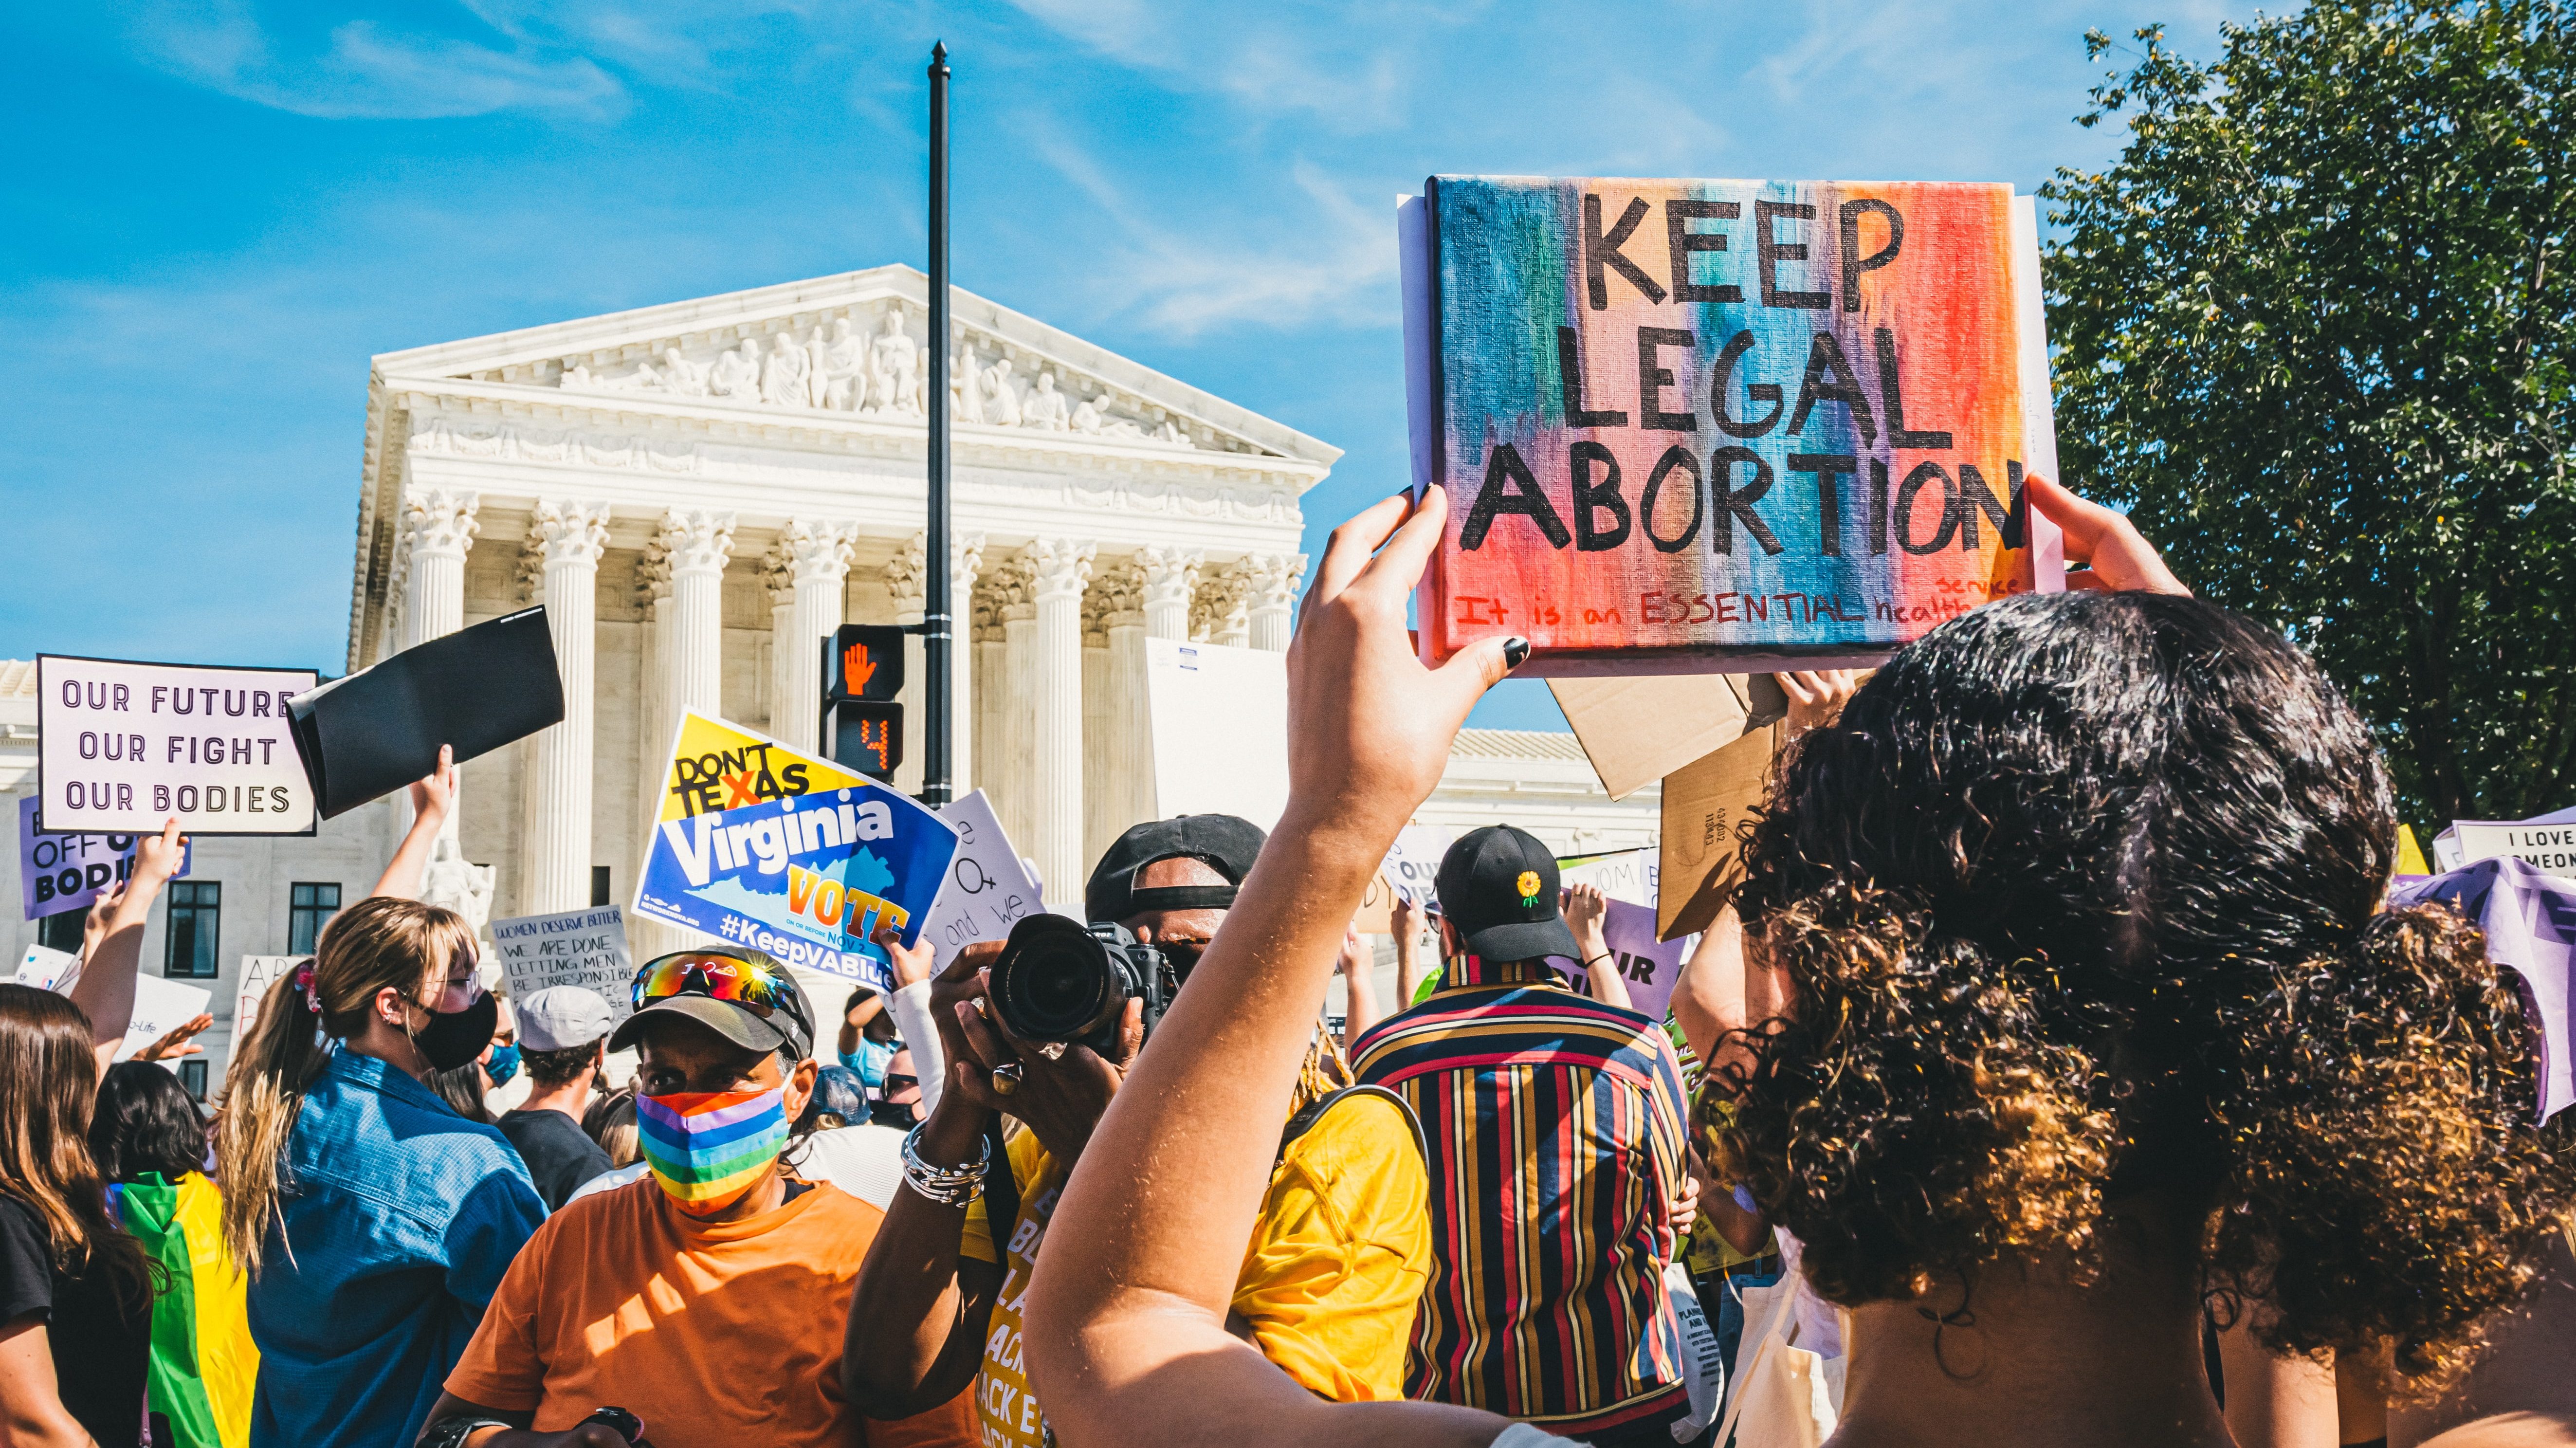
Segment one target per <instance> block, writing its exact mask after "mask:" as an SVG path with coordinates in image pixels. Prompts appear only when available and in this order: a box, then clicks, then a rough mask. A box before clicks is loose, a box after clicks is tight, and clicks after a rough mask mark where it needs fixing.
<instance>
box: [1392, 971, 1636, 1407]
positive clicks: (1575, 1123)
mask: <svg viewBox="0 0 2576 1448" xmlns="http://www.w3.org/2000/svg"><path fill="white" fill-rule="evenodd" d="M1555 980H1556V977H1555V975H1554V974H1553V973H1552V972H1549V971H1546V970H1545V969H1543V968H1541V967H1535V966H1529V965H1495V964H1479V965H1477V966H1475V967H1474V968H1473V969H1472V971H1471V973H1470V975H1469V978H1468V979H1466V980H1464V981H1462V982H1461V983H1459V984H1456V985H1451V986H1448V987H1445V988H1444V989H1441V990H1439V991H1437V992H1435V993H1434V994H1432V996H1431V997H1430V998H1429V999H1427V1000H1425V1001H1424V1002H1423V1003H1422V1004H1420V1005H1418V1006H1416V1007H1414V1008H1413V1009H1411V1010H1409V1011H1405V1012H1403V1013H1402V1014H1400V1015H1396V1016H1392V1017H1389V1018H1388V1019H1387V1020H1385V1021H1382V1022H1380V1023H1379V1024H1378V1025H1377V1027H1376V1028H1375V1029H1373V1030H1371V1031H1370V1032H1368V1034H1366V1035H1364V1036H1362V1037H1361V1038H1360V1040H1359V1041H1358V1042H1357V1044H1356V1045H1355V1046H1354V1047H1353V1050H1352V1056H1353V1063H1354V1070H1355V1073H1356V1075H1357V1076H1358V1078H1359V1079H1360V1080H1361V1081H1363V1082H1366V1083H1369V1084H1372V1085H1378V1086H1385V1087H1389V1088H1391V1089H1393V1090H1395V1091H1396V1092H1398V1093H1400V1094H1402V1095H1403V1096H1404V1098H1405V1099H1406V1100H1407V1101H1410V1102H1411V1103H1412V1104H1413V1109H1414V1112H1415V1114H1416V1115H1418V1116H1419V1117H1421V1119H1422V1129H1423V1133H1424V1137H1425V1141H1426V1145H1427V1146H1428V1148H1429V1155H1430V1167H1431V1195H1430V1208H1431V1224H1432V1239H1431V1240H1432V1251H1431V1275H1430V1279H1429V1281H1428V1283H1427V1284H1426V1285H1425V1287H1424V1289H1423V1296H1422V1303H1421V1306H1420V1308H1419V1309H1418V1310H1417V1311H1416V1312H1415V1314H1414V1319H1413V1346H1412V1351H1411V1353H1410V1355H1409V1357H1408V1360H1407V1363H1406V1371H1405V1394H1406V1396H1408V1397H1413V1398H1425V1399H1430V1400H1433V1401H1437V1402H1447V1403H1462V1404H1466V1405H1468V1406H1471V1407H1478V1408H1484V1409H1487V1410H1488V1411H1491V1412H1495V1413H1500V1414H1503V1415H1504V1416H1506V1417H1511V1418H1518V1419H1521V1420H1524V1421H1528V1422H1536V1423H1542V1424H1545V1425H1547V1426H1548V1427H1550V1428H1552V1429H1558V1430H1563V1431H1567V1432H1573V1433H1584V1432H1597V1431H1600V1430H1603V1429H1607V1428H1610V1427H1614V1426H1616V1425H1618V1424H1621V1423H1627V1422H1632V1421H1635V1420H1637V1419H1640V1418H1644V1417H1647V1416H1649V1415H1651V1414H1655V1413H1660V1412H1664V1411H1667V1410H1669V1409H1671V1408H1674V1407H1676V1406H1678V1405H1680V1404H1681V1402H1682V1400H1683V1393H1684V1389H1683V1379H1684V1366H1683V1362H1684V1360H1683V1355H1682V1341H1681V1329H1680V1325H1679V1323H1678V1322H1677V1321H1676V1320H1675V1318H1674V1316H1673V1308H1672V1303H1671V1301H1670V1299H1669V1298H1668V1296H1667V1295H1666V1293H1665V1290H1664V1284H1663V1270H1664V1266H1665V1264H1666V1263H1668V1262H1670V1261H1671V1260H1672V1257H1673V1251H1674V1240H1673V1233H1672V1231H1671V1228H1670V1225H1669V1219H1670V1215H1671V1211H1670V1209H1671V1204H1672V1202H1673V1201H1674V1200H1675V1198H1676V1197H1677V1195H1678V1193H1679V1191H1680V1188H1681V1183H1682V1178H1683V1174H1684V1169H1685V1168H1684V1163H1685V1161H1686V1160H1687V1158H1686V1155H1685V1151H1684V1140H1685V1138H1684V1132H1683V1124H1682V1122H1683V1115H1684V1108H1683V1093H1682V1079H1681V1063H1680V1061H1679V1059H1678V1058H1677V1057H1676V1056H1675V1055H1674V1053H1673V1047H1672V1043H1671V1042H1670V1041H1669V1040H1667V1039H1666V1038H1665V1036H1664V1033H1663V1032H1662V1031H1660V1030H1658V1029H1657V1028H1656V1026H1655V1023H1654V1022H1653V1021H1651V1020H1649V1019H1647V1018H1646V1017H1645V1016H1643V1015H1640V1014H1638V1013H1637V1012H1635V1011H1628V1010H1621V1009H1619V1008H1617V1007H1615V1006H1608V1005H1604V1004H1602V1003H1601V1002H1599V1001H1596V1000H1593V999H1591V998H1590V997H1588V996H1582V995H1577V994H1575V993H1574V992H1572V991H1569V990H1566V989H1564V988H1563V987H1562V986H1560V985H1557V984H1555V983H1554V982H1555Z"/></svg>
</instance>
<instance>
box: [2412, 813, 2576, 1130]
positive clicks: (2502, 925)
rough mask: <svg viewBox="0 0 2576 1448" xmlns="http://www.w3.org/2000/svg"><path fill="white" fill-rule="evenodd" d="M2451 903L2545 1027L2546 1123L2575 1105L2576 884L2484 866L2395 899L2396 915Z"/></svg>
mask: <svg viewBox="0 0 2576 1448" xmlns="http://www.w3.org/2000/svg"><path fill="white" fill-rule="evenodd" d="M2433 900H2440V901H2445V902H2447V903H2448V904H2449V905H2450V906H2451V908H2453V909H2455V910H2457V911H2459V912H2460V913H2461V914H2462V915H2465V916H2467V917H2468V918H2469V919H2471V920H2474V921H2476V922H2477V923H2478V925H2479V926H2480V927H2481V928H2483V929H2484V930H2485V931H2486V933H2487V959H2489V960H2491V961H2493V962H2495V963H2496V964H2497V965H2500V966H2504V967H2506V968H2507V969H2509V970H2511V971H2512V972H2513V973H2514V976H2515V978H2516V979H2517V980H2518V981H2519V982H2520V984H2521V987H2522V992H2521V993H2522V1001H2523V1008H2524V1009H2526V1010H2528V1011H2530V1012H2531V1013H2532V1017H2533V1019H2535V1020H2537V1021H2538V1022H2539V1023H2540V1038H2541V1044H2540V1072H2539V1074H2540V1119H2541V1120H2542V1121H2547V1120H2548V1119H2549V1118H2550V1117H2552V1116H2555V1115H2557V1114H2558V1113H2559V1112H2560V1111H2561V1110H2564V1109H2565V1108H2566V1107H2567V1106H2568V1105H2569V1103H2571V1102H2576V1060H2571V1058H2570V1056H2569V1047H2570V1045H2571V1044H2572V1043H2571V1040H2570V1037H2569V1032H2568V1019H2567V996H2568V979H2567V977H2568V953H2569V951H2568V948H2569V946H2570V944H2571V943H2576V880H2567V879H2562V878H2560V877H2559V876H2556V875H2545V874H2542V873H2541V872H2540V871H2538V870H2535V869H2533V868H2532V867H2531V866H2529V865H2527V864H2524V863H2523V862H2522V861H2520V860H2517V859H2514V858H2513V857H2511V856H2509V855H2508V856H2503V857H2500V858H2497V859H2492V860H2480V861H2478V862H2477V863H2476V864H2473V865H2465V866H2462V867H2461V868H2459V869H2457V870H2453V871H2451V872H2450V873H2449V874H2447V875H2435V876H2433V877H2432V878H2431V879H2428V880H2418V881H2415V882H2412V883H2409V884H2403V885H2400V886H2398V887H2397V888H2396V889H2394V890H2391V891H2389V892H2388V903H2389V905H2390V906H2391V907H2395V906H2400V905H2421V904H2424V903H2426V902H2428V901H2433Z"/></svg>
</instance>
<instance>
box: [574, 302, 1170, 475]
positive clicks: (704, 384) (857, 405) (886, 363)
mask: <svg viewBox="0 0 2576 1448" xmlns="http://www.w3.org/2000/svg"><path fill="white" fill-rule="evenodd" d="M698 350H699V351H700V352H701V353H702V355H700V356H697V357H692V356H689V355H688V354H687V352H686V351H684V350H683V349H682V348H681V347H680V346H679V345H678V344H677V343H675V342H666V343H663V344H661V345H659V346H657V347H655V348H653V349H652V353H653V355H652V356H651V357H649V358H647V359H646V360H644V361H641V362H638V363H636V364H635V366H634V367H633V368H632V369H631V370H627V371H621V372H612V371H607V370H604V369H603V370H594V369H593V368H592V367H591V366H590V364H589V363H588V362H586V361H575V362H572V363H570V364H568V365H566V366H565V367H564V368H563V371H562V374H561V375H560V376H559V377H558V378H557V379H556V383H555V385H556V386H557V387H560V388H562V389H564V390H565V391H569V392H610V393H615V392H633V393H647V394H660V395H663V396H669V397H706V398H716V399H720V400H723V401H726V402H735V403H749V404H754V405H757V406H762V407H801V408H811V409H815V410H818V411H824V412H846V413H853V414H856V415H858V416H861V417H882V418H917V417H921V416H923V415H924V414H925V413H926V412H927V411H928V410H929V405H930V399H929V390H930V378H929V375H928V374H929V368H928V367H927V366H926V365H925V364H926V362H927V360H928V359H927V357H926V355H925V354H926V352H927V351H928V349H927V348H926V347H924V346H923V345H922V344H921V343H920V342H919V341H917V340H915V339H914V338H913V337H912V335H911V334H910V332H909V331H908V330H907V327H906V324H905V319H904V313H903V309H901V308H900V307H889V308H887V309H886V311H885V313H884V320H883V321H882V323H880V325H879V327H878V329H877V330H876V331H875V332H873V333H868V334H862V333H861V332H860V330H859V329H858V328H857V327H856V326H855V325H854V323H853V321H852V319H850V318H848V317H838V318H835V319H833V320H832V321H830V322H828V323H823V324H819V325H816V326H814V327H811V328H807V329H798V328H789V329H787V330H785V331H780V332H772V333H768V334H765V335H762V336H750V337H745V338H743V339H742V340H741V341H740V342H737V343H734V344H732V345H729V346H716V345H714V344H712V343H709V344H704V345H702V346H701V347H700V348H699V349H698ZM948 407H949V416H950V417H951V418H952V419H953V420H955V421H958V422H966V423H975V424H979V425H981V426H985V427H1002V428H1022V429H1026V430H1029V431H1033V432H1059V433H1068V434H1073V435H1077V436H1082V437H1094V438H1103V439H1107V440H1110V441H1115V442H1125V443H1141V444H1145V445H1149V446H1163V447H1177V448H1192V447H1196V446H1198V444H1196V443H1194V442H1193V441H1192V440H1191V439H1190V437H1189V435H1188V434H1187V433H1186V432H1184V431H1183V430H1182V429H1181V426H1180V423H1179V422H1178V420H1177V419H1175V418H1172V417H1170V416H1168V415H1162V410H1161V409H1160V408H1152V407H1147V406H1144V405H1141V404H1138V403H1136V402H1135V401H1134V400H1133V399H1127V398H1121V397H1118V396H1116V395H1114V394H1113V393H1112V392H1111V391H1110V389H1108V388H1106V387H1104V386H1101V385H1100V384H1098V383H1096V382H1094V381H1093V380H1092V379H1090V378H1087V377H1082V376H1079V375H1067V374H1061V373H1059V371H1058V369H1056V368H1054V367H1048V366H1035V365H1026V364H1023V363H1021V362H1019V361H1017V360H1015V359H1013V358H1012V357H1011V356H1010V355H1009V354H1008V353H1007V352H1004V351H999V350H995V349H991V348H989V347H988V346H987V345H984V344H982V341H981V339H979V338H977V337H975V336H973V335H972V334H969V335H968V337H967V339H966V345H964V346H963V347H960V348H959V349H958V350H957V352H956V354H955V355H954V356H952V357H950V358H949V364H948Z"/></svg>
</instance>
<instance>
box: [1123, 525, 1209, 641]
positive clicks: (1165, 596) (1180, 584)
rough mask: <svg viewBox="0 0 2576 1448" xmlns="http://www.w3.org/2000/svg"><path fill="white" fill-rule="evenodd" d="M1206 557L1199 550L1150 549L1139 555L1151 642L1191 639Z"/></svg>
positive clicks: (1139, 570) (1146, 626) (1142, 597)
mask: <svg viewBox="0 0 2576 1448" xmlns="http://www.w3.org/2000/svg"><path fill="white" fill-rule="evenodd" d="M1204 556H1205V555H1203V554H1201V553H1200V552H1199V551H1198V550H1197V549H1195V548H1147V549H1145V550H1144V551H1142V552H1140V553H1138V554H1137V555H1136V567H1137V569H1138V572H1139V574H1140V575H1141V577H1142V592H1141V593H1140V594H1139V595H1138V597H1139V601H1140V603H1141V605H1142V607H1143V608H1144V610H1145V636H1146V637H1147V638H1157V639H1187V638H1188V637H1189V636H1190V595H1191V594H1192V593H1193V592H1195V591H1196V590H1197V589H1198V586H1199V564H1200V560H1201V559H1202V558H1203V557H1204Z"/></svg>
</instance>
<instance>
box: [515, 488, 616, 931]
mask: <svg viewBox="0 0 2576 1448" xmlns="http://www.w3.org/2000/svg"><path fill="white" fill-rule="evenodd" d="M607 547H608V505H607V504H605V503H584V502H580V501H577V500H572V499H547V500H542V501H540V502H539V503H538V504H537V506H536V510H535V512H534V514H533V515H532V516H531V517H530V518H529V521H528V541H527V557H528V559H529V561H530V562H532V563H534V564H535V565H536V566H537V567H538V569H539V570H540V578H541V581H540V583H539V585H538V587H539V590H540V596H541V597H542V598H543V599H544V601H545V607H546V631H547V632H548V633H549V634H551V635H553V637H554V645H555V672H556V673H557V674H559V675H560V676H561V677H562V679H563V695H564V716H563V722H562V723H559V724H556V725H553V726H551V727H549V728H547V729H544V730H542V731H540V732H539V733H538V734H537V736H536V738H535V739H534V740H532V741H531V745H532V748H531V750H530V756H531V757H530V760H529V764H530V768H529V771H528V778H527V783H526V785H525V786H524V787H523V789H522V791H521V794H522V798H524V799H525V801H526V802H527V820H528V834H527V841H528V853H527V858H526V864H525V866H524V868H523V870H522V875H521V880H520V888H519V908H520V909H521V910H524V911H526V912H528V913H529V914H532V915H551V914H553V913H555V912H557V911H560V910H574V909H579V908H580V907H582V906H585V905H588V904H589V903H590V780H591V746H592V737H591V717H592V709H593V705H594V703H595V702H596V696H595V694H594V691H593V687H592V678H593V675H594V672H595V668H594V663H593V660H594V659H595V658H596V656H597V654H598V616H599V606H598V588H599V555H600V554H601V553H602V552H604V551H606V549H607Z"/></svg>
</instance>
